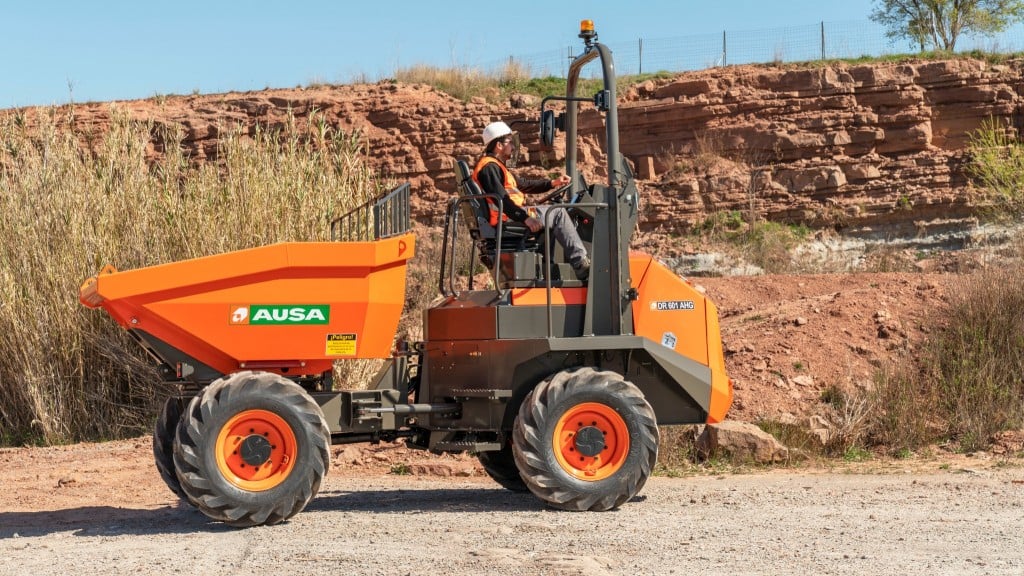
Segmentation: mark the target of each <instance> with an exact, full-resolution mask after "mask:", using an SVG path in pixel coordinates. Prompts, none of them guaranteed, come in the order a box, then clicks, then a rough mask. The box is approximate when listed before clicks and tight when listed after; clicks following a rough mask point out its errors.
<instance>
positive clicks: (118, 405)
mask: <svg viewBox="0 0 1024 576" xmlns="http://www.w3.org/2000/svg"><path fill="white" fill-rule="evenodd" d="M61 113H66V112H59V111H56V110H50V111H46V112H40V113H39V114H40V116H39V117H38V118H33V119H28V118H25V117H24V116H19V115H7V116H4V117H2V118H0V191H2V195H0V210H2V212H3V214H4V226H3V228H2V229H0V349H2V350H3V351H4V354H3V355H2V356H0V434H2V437H0V442H4V443H9V442H18V443H20V442H47V443H54V442H68V441H75V440H80V439H102V438H112V437H120V436H124V435H126V434H135V433H138V432H139V431H142V430H146V429H147V428H148V426H149V421H150V415H151V414H152V413H153V412H154V411H153V409H152V407H153V403H154V401H155V400H156V399H158V398H160V397H161V396H162V395H163V394H164V392H165V391H161V390H157V388H158V387H157V386H155V385H154V384H155V383H156V382H158V381H159V377H158V376H157V374H156V373H155V371H154V370H153V369H152V367H151V362H150V361H149V360H148V359H146V358H145V357H143V355H142V352H141V350H140V349H139V347H138V346H137V345H136V344H135V343H134V342H132V341H130V340H129V338H128V337H127V335H126V333H125V332H124V331H123V330H121V329H120V328H118V327H117V326H116V325H115V324H114V322H113V321H111V319H110V318H108V317H107V316H106V315H105V314H102V313H100V312H97V311H94V310H88V309H85V308H84V307H82V306H81V305H80V304H79V303H78V299H77V295H78V286H79V284H80V283H81V282H82V281H83V280H84V279H85V278H87V277H88V276H91V275H93V274H95V273H96V272H97V271H98V270H99V269H100V267H101V266H103V265H104V264H105V263H112V264H114V265H115V266H117V267H118V268H120V269H130V268H138V267H142V266H149V265H153V264H158V263H163V262H170V261H175V260H181V259H185V258H192V257H197V256H204V255H209V254H215V253H221V252H226V251H230V250H238V249H243V248H250V247H254V246H260V245H265V244H269V243H273V242H279V241H304V240H325V239H328V238H329V227H328V225H329V222H330V220H331V218H332V217H335V216H337V215H340V214H342V213H344V212H346V211H347V210H348V209H349V208H350V207H352V206H354V205H356V204H357V203H359V202H361V201H363V200H364V199H366V198H369V197H372V196H373V195H375V194H376V193H377V192H378V191H379V189H380V187H379V185H378V183H377V181H376V180H375V178H374V177H373V174H372V173H371V172H370V171H369V170H368V169H367V168H366V167H365V166H364V164H363V163H362V160H361V156H360V144H359V138H358V136H357V135H350V134H343V133H340V132H336V131H334V130H333V129H331V128H329V127H327V126H326V125H324V124H323V123H322V122H320V121H319V120H318V118H317V117H316V116H315V115H314V116H313V117H311V118H308V119H304V120H305V121H306V122H308V123H309V129H308V130H307V129H303V130H299V129H297V128H296V126H295V121H294V120H293V121H291V122H288V123H287V125H285V126H284V127H282V128H281V129H279V130H273V131H269V130H263V129H260V130H257V131H256V132H255V134H254V135H253V136H248V135H244V134H242V133H240V132H238V131H237V130H233V129H232V127H225V129H224V130H223V131H222V133H223V134H225V136H224V137H223V138H222V140H221V147H220V150H219V158H220V162H218V163H209V164H206V165H204V166H203V167H201V168H194V167H191V166H190V164H189V162H188V159H187V158H185V157H184V156H183V155H182V153H181V149H182V148H181V146H180V140H181V133H180V131H178V130H176V129H174V128H167V127H164V126H155V125H151V124H148V123H142V122H137V121H134V120H132V119H130V118H128V117H126V116H124V115H120V114H117V113H115V120H114V122H113V125H112V126H111V127H110V128H109V130H105V131H104V132H103V133H102V134H96V133H92V132H89V131H88V130H87V129H86V130H83V129H79V128H73V127H71V125H72V123H71V122H69V121H68V119H66V118H62V117H60V116H59V114H61ZM29 120H32V121H31V122H29ZM29 126H32V127H31V128H30V127H29ZM304 128H305V127H304ZM300 134H301V135H300ZM151 138H152V139H155V140H156V144H157V146H158V147H161V148H163V149H164V150H165V153H164V154H163V155H162V156H161V157H160V159H159V160H158V161H156V163H155V164H150V163H149V161H148V160H147V152H146V150H147V146H149V145H150V143H151Z"/></svg>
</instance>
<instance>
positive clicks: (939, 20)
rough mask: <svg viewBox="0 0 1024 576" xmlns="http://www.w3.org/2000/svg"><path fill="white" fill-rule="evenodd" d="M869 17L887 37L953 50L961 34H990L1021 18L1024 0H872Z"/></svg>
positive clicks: (1022, 17) (922, 46)
mask: <svg viewBox="0 0 1024 576" xmlns="http://www.w3.org/2000/svg"><path fill="white" fill-rule="evenodd" d="M871 19H872V20H874V21H875V22H878V23H879V24H881V25H883V26H885V27H886V28H888V29H889V32H888V35H889V37H890V38H909V39H910V40H913V41H914V42H917V43H918V45H919V46H920V47H921V50H922V51H923V50H925V48H927V47H931V48H934V49H937V50H945V51H948V52H952V51H953V50H954V49H955V48H956V41H957V39H958V38H959V37H960V36H961V35H962V34H966V33H975V34H982V35H985V36H990V35H993V34H996V33H998V32H1002V31H1003V30H1005V29H1006V28H1007V27H1008V26H1010V25H1011V24H1013V23H1015V22H1020V21H1021V20H1024V0H875V11H874V12H872V13H871Z"/></svg>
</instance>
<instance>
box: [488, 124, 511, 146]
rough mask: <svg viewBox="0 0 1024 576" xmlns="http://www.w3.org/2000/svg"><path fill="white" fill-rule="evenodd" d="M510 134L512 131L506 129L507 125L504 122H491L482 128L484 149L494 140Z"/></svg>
mask: <svg viewBox="0 0 1024 576" xmlns="http://www.w3.org/2000/svg"><path fill="white" fill-rule="evenodd" d="M511 133H512V129H511V128H509V127H508V124H505V123H504V122H491V123H490V124H488V125H487V127H486V128H484V133H483V135H482V136H483V139H484V147H485V148H486V147H487V145H488V144H490V143H491V141H492V140H494V139H495V138H501V137H502V136H507V135H509V134H511Z"/></svg>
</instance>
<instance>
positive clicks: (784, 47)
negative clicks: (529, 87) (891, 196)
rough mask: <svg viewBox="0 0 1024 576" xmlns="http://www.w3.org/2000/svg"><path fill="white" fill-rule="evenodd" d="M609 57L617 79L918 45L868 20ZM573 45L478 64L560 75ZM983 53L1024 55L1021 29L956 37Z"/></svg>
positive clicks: (646, 43)
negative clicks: (892, 34)
mask: <svg viewBox="0 0 1024 576" xmlns="http://www.w3.org/2000/svg"><path fill="white" fill-rule="evenodd" d="M607 44H608V47H609V48H611V49H612V51H613V52H614V53H615V66H616V69H617V71H618V73H619V74H620V75H628V74H641V73H650V72H659V71H666V72H683V71H688V70H702V69H705V68H713V67H715V66H725V65H729V64H755V63H766V62H806V61H811V60H824V59H834V58H860V57H862V56H869V57H878V56H884V55H886V54H907V53H917V52H920V51H921V47H920V46H918V45H916V44H915V43H912V42H910V41H907V40H895V41H894V40H892V39H890V38H889V37H888V36H886V30H885V28H884V27H883V26H881V25H879V24H877V23H875V22H872V21H870V20H859V21H845V22H819V23H817V24H809V25H804V26H786V27H782V28H770V29H764V30H743V31H728V30H724V31H722V32H720V33H719V32H716V33H709V34H697V35H690V36H679V37H675V38H652V39H647V38H640V39H637V40H635V41H632V42H608V43H607ZM574 50H577V51H578V47H568V48H566V49H564V50H560V51H559V50H556V51H550V52H542V53H534V54H525V55H512V56H509V57H508V58H506V59H503V60H499V61H494V62H490V63H487V64H485V65H483V66H482V68H483V69H484V70H486V71H494V72H497V71H500V70H501V69H502V68H504V67H505V66H507V65H508V64H509V63H514V64H516V65H517V66H520V67H523V68H525V69H526V70H528V71H529V72H530V74H531V75H532V76H534V77H542V76H562V77H564V76H565V75H566V74H567V73H568V68H569V62H570V61H571V60H572V58H573V57H574V56H575V52H574ZM972 50H983V51H986V52H996V53H1006V52H1020V51H1024V26H1021V25H1017V26H1015V27H1013V28H1010V29H1008V30H1006V31H1005V32H1003V33H1001V34H998V35H995V36H992V37H985V36H962V37H961V38H960V39H959V40H958V41H957V52H969V51H972Z"/></svg>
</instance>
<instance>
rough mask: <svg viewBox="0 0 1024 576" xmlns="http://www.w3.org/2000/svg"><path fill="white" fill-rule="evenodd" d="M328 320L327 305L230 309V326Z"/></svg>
mask: <svg viewBox="0 0 1024 576" xmlns="http://www.w3.org/2000/svg"><path fill="white" fill-rule="evenodd" d="M330 318H331V307H330V306H328V305H327V304H252V305H250V306H232V307H231V324H249V325H264V326H267V325H282V324H328V323H329V321H330Z"/></svg>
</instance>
